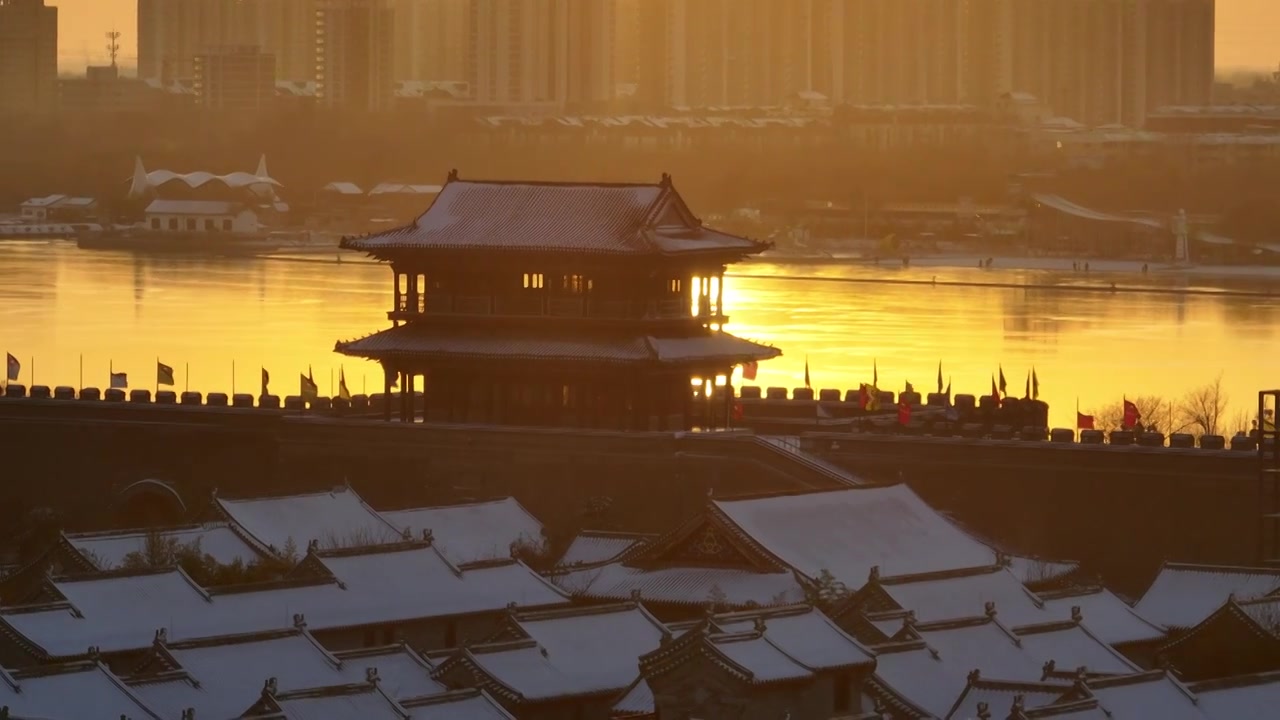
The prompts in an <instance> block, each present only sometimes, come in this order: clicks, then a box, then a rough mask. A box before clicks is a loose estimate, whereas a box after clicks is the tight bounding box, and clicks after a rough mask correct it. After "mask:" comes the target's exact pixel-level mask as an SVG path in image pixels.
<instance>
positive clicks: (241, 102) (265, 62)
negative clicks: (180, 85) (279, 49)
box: [195, 45, 276, 113]
mask: <svg viewBox="0 0 1280 720" xmlns="http://www.w3.org/2000/svg"><path fill="white" fill-rule="evenodd" d="M275 89H276V58H275V56H274V55H272V54H270V53H264V52H262V50H261V49H259V48H258V47H256V46H252V45H249V46H230V47H220V48H213V49H210V50H207V51H205V52H202V53H200V54H199V55H196V59H195V90H196V102H197V104H198V105H200V107H202V108H204V109H206V110H224V111H235V112H246V113H250V112H260V111H262V110H265V109H267V108H268V107H270V105H271V104H272V101H273V100H274V99H275Z"/></svg>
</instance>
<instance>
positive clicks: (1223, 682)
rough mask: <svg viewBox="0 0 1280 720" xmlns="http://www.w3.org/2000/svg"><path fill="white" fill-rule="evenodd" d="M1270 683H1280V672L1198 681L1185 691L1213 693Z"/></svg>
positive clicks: (1189, 685)
mask: <svg viewBox="0 0 1280 720" xmlns="http://www.w3.org/2000/svg"><path fill="white" fill-rule="evenodd" d="M1271 683H1280V670H1267V671H1265V672H1256V673H1249V674H1246V675H1231V676H1229V677H1224V678H1214V679H1212V680H1198V681H1196V682H1192V683H1187V689H1188V690H1190V691H1192V692H1194V693H1202V692H1213V691H1215V690H1230V689H1232V688H1238V687H1252V686H1254V685H1267V684H1271Z"/></svg>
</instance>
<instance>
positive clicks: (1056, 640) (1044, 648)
mask: <svg viewBox="0 0 1280 720" xmlns="http://www.w3.org/2000/svg"><path fill="white" fill-rule="evenodd" d="M1014 633H1015V634H1016V635H1017V636H1018V639H1019V640H1020V641H1021V643H1022V649H1023V650H1024V651H1025V652H1026V653H1027V654H1028V655H1030V656H1032V657H1033V658H1036V659H1037V660H1039V661H1040V662H1041V663H1042V664H1043V663H1046V662H1052V663H1053V664H1054V667H1055V668H1056V669H1058V670H1062V671H1066V672H1071V671H1074V670H1076V669H1078V668H1082V667H1083V668H1087V669H1088V671H1089V672H1090V673H1093V674H1098V675H1128V674H1130V673H1135V672H1138V670H1139V668H1138V666H1137V665H1134V664H1133V663H1132V662H1131V661H1130V660H1129V659H1128V658H1126V657H1125V656H1123V655H1121V654H1120V653H1118V652H1116V650H1115V649H1114V648H1112V647H1111V646H1110V645H1108V644H1106V643H1105V642H1103V641H1102V640H1101V639H1099V638H1098V637H1097V636H1096V635H1094V634H1093V633H1091V632H1089V629H1088V628H1087V627H1086V626H1084V625H1080V624H1077V623H1073V622H1057V623H1046V624H1044V625H1039V626H1034V625H1033V626H1027V627H1022V628H1018V629H1017V630H1015V631H1014Z"/></svg>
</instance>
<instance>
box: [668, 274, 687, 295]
mask: <svg viewBox="0 0 1280 720" xmlns="http://www.w3.org/2000/svg"><path fill="white" fill-rule="evenodd" d="M667 292H668V293H669V294H671V295H679V294H680V293H682V292H684V281H683V280H681V279H680V278H671V279H670V280H668V281H667Z"/></svg>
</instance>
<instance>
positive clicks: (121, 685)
mask: <svg viewBox="0 0 1280 720" xmlns="http://www.w3.org/2000/svg"><path fill="white" fill-rule="evenodd" d="M94 664H95V665H96V666H97V667H98V671H99V672H101V673H102V674H104V675H106V677H107V681H108V682H110V683H111V684H112V685H115V686H116V689H118V690H119V691H120V692H121V693H123V694H124V695H125V696H126V697H128V698H129V699H130V700H132V701H133V704H135V705H137V706H138V709H139V710H141V711H142V712H145V713H146V714H147V715H148V716H149V717H150V718H151V719H152V720H162V718H161V717H160V715H158V714H156V712H155V711H154V710H152V709H151V708H150V706H148V705H147V704H146V703H144V702H142V698H140V697H138V694H137V693H136V692H134V689H133V688H132V687H130V686H129V685H128V684H127V683H125V681H124V680H123V679H122V678H121V677H120V676H119V675H116V674H115V673H114V672H112V671H111V668H109V667H107V664H106V663H104V662H102V661H101V660H97V661H94Z"/></svg>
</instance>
